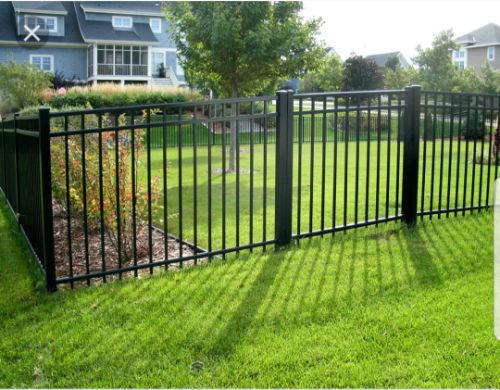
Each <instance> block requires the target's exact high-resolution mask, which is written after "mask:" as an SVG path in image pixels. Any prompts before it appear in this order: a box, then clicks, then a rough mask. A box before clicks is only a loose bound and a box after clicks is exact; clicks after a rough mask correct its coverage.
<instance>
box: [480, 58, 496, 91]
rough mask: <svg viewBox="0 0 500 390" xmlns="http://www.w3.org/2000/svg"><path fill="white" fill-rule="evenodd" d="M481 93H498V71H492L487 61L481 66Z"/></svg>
mask: <svg viewBox="0 0 500 390" xmlns="http://www.w3.org/2000/svg"><path fill="white" fill-rule="evenodd" d="M481 91H482V92H485V93H497V92H500V71H499V70H495V69H493V67H492V66H491V64H490V62H489V61H486V62H485V63H484V64H483V66H481Z"/></svg>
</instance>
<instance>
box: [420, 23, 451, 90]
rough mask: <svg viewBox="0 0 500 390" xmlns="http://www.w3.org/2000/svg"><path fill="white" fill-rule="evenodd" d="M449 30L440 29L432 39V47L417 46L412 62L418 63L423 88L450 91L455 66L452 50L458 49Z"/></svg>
mask: <svg viewBox="0 0 500 390" xmlns="http://www.w3.org/2000/svg"><path fill="white" fill-rule="evenodd" d="M458 48H459V46H458V44H457V43H456V42H455V41H454V40H453V32H452V31H451V30H445V31H441V32H440V33H439V34H438V35H437V36H436V37H435V38H434V40H433V42H432V47H430V48H426V49H423V48H422V47H420V46H418V47H417V53H418V54H417V56H416V57H415V58H413V59H412V60H413V62H414V63H415V64H417V65H418V74H419V79H420V82H421V83H422V86H423V87H424V88H425V89H431V90H436V91H451V90H452V89H453V86H454V84H455V81H456V71H457V68H458V67H457V66H456V65H455V64H454V63H453V62H452V61H451V52H452V50H458Z"/></svg>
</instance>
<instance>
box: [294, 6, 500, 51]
mask: <svg viewBox="0 0 500 390" xmlns="http://www.w3.org/2000/svg"><path fill="white" fill-rule="evenodd" d="M303 6H304V9H303V11H302V15H303V16H304V18H306V19H310V18H313V17H321V18H322V19H323V21H324V24H323V27H322V29H321V37H320V39H322V40H323V41H325V43H326V44H327V45H328V46H331V47H333V48H334V49H335V50H336V51H337V53H338V54H339V55H340V56H341V57H342V59H346V58H347V57H349V55H350V53H351V52H354V53H356V54H358V55H363V56H366V55H369V54H376V53H385V52H391V51H401V52H402V53H403V54H404V56H405V57H406V58H407V59H408V60H409V61H410V60H411V57H414V56H415V54H416V51H415V48H416V47H417V45H418V44H420V45H422V46H423V47H430V46H431V44H432V40H433V37H434V36H435V35H436V34H437V33H439V32H440V31H442V30H446V29H450V28H451V29H452V30H453V33H454V34H455V36H456V37H458V36H460V35H463V34H466V33H468V32H470V31H472V30H475V29H477V28H479V27H481V26H484V25H485V24H488V23H496V24H498V25H500V0H486V1H485V0H478V1H473V0H468V1H465V0H419V1H414V0H399V1H398V0H385V1H378V0H371V1H369V0H350V1H348V0H330V1H328V0H304V1H303Z"/></svg>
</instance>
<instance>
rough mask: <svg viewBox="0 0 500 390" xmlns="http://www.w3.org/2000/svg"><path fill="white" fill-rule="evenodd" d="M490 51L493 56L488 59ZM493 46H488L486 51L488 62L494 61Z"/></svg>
mask: <svg viewBox="0 0 500 390" xmlns="http://www.w3.org/2000/svg"><path fill="white" fill-rule="evenodd" d="M490 49H491V50H492V51H493V56H492V57H491V58H490ZM495 51H496V50H495V46H488V48H487V49H486V58H487V59H488V61H495Z"/></svg>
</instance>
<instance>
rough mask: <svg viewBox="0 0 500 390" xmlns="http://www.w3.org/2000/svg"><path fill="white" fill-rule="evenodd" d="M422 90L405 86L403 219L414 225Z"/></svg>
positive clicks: (417, 87)
mask: <svg viewBox="0 0 500 390" xmlns="http://www.w3.org/2000/svg"><path fill="white" fill-rule="evenodd" d="M420 90H421V87H420V86H419V85H412V86H409V87H406V88H405V122H404V125H405V127H404V155H403V195H402V199H401V202H402V204H401V211H402V213H403V221H404V222H405V223H406V224H407V225H410V226H411V225H414V224H415V222H416V220H417V198H418V158H419V154H418V153H419V152H418V147H419V141H420Z"/></svg>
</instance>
